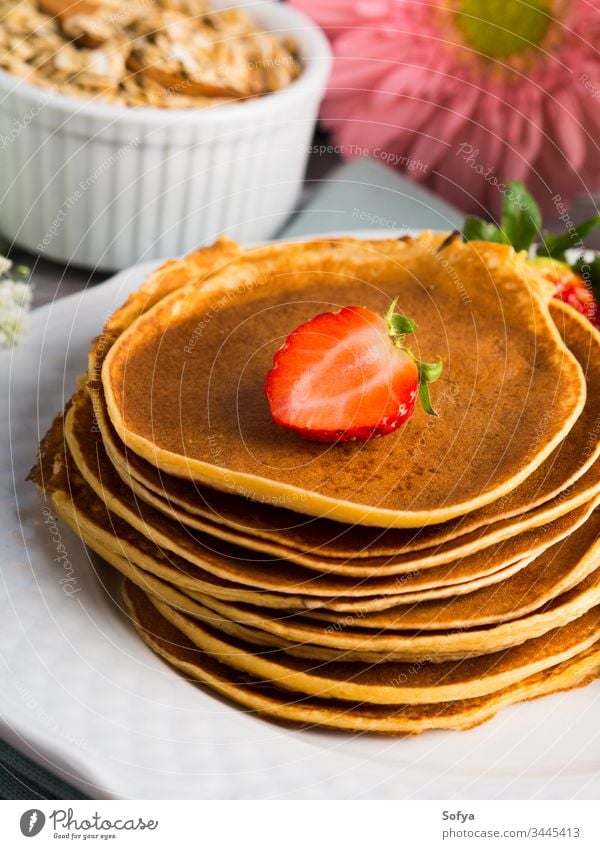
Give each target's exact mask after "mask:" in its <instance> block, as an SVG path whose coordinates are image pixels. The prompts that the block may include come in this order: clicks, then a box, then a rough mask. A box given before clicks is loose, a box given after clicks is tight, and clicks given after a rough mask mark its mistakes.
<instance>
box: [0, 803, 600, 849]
mask: <svg viewBox="0 0 600 849" xmlns="http://www.w3.org/2000/svg"><path fill="white" fill-rule="evenodd" d="M28 841H31V842H30V843H28ZM59 841H61V842H63V841H64V842H65V843H66V841H71V842H77V843H80V844H83V843H85V844H89V843H90V842H92V841H93V842H95V843H96V845H98V844H100V843H102V844H106V843H107V842H110V844H111V845H114V846H115V847H119V849H120V847H123V849H125V847H129V846H133V847H136V846H160V847H169V846H173V847H175V846H176V847H177V849H186V847H188V846H189V847H194V849H197V847H201V846H208V845H212V846H220V845H224V846H225V847H226V849H229V847H235V846H239V847H242V846H243V847H244V849H281V847H282V846H284V847H285V849H306V847H307V845H308V846H309V847H311V849H321V847H327V848H328V849H331V847H343V849H371V847H378V846H385V847H391V849H394V847H398V849H403V847H410V849H415V848H416V849H421V847H423V849H437V847H458V846H462V847H465V849H466V847H472V849H481V847H488V846H489V847H495V846H497V847H510V849H520V847H529V849H533V847H537V846H540V847H542V846H543V847H550V846H551V847H556V849H559V848H561V847H577V849H598V847H600V817H599V816H598V803H597V802H596V801H589V802H588V801H556V800H554V801H514V802H511V801H502V802H500V801H498V802H492V801H489V802H485V801H480V800H478V801H473V802H469V801H462V802H457V801H452V802H445V801H407V802H403V801H400V800H399V801H392V802H377V801H363V802H361V801H348V802H344V801H314V802H310V801H309V802H307V801H273V802H269V801H255V802H254V801H237V802H236V801H192V802H189V801H186V802H179V801H143V802H136V801H98V802H93V801H90V802H88V801H73V802H67V801H65V802H62V801H60V802H54V801H52V802H45V801H40V800H36V801H31V802H27V801H19V802H15V801H5V802H2V803H0V846H1V847H3V849H6V847H9V849H12V847H19V846H25V845H29V846H33V847H40V849H41V847H43V846H49V845H53V846H57V845H59V844H58V842H59Z"/></svg>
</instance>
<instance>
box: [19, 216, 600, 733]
mask: <svg viewBox="0 0 600 849" xmlns="http://www.w3.org/2000/svg"><path fill="white" fill-rule="evenodd" d="M396 296H399V298H400V300H399V309H400V310H401V311H402V312H403V313H404V314H406V315H408V316H410V317H411V318H413V319H415V320H416V321H417V324H418V326H419V330H418V332H417V334H416V337H415V344H416V353H417V355H419V356H421V357H423V358H427V357H429V358H430V359H431V358H433V357H434V356H436V355H438V354H441V356H442V358H443V361H444V370H443V373H442V377H441V379H440V380H439V382H438V383H436V384H435V385H434V386H433V388H432V395H433V400H434V405H435V406H436V408H437V412H438V416H437V417H436V418H430V417H427V416H426V415H425V414H424V413H423V411H421V410H417V411H416V412H415V414H414V415H413V416H412V418H411V419H410V420H409V421H408V422H407V423H406V424H405V425H404V426H403V427H402V428H401V429H400V430H399V431H398V432H397V433H396V434H393V435H391V436H388V437H385V438H383V439H375V440H371V441H369V442H356V443H346V444H338V445H324V444H320V443H313V442H308V441H305V440H302V439H300V438H299V437H298V435H297V434H294V433H293V432H291V431H287V430H285V429H283V428H280V427H277V426H276V425H275V424H274V423H273V422H272V420H271V417H270V414H269V407H268V403H267V399H266V396H265V393H264V382H265V377H266V374H267V372H268V370H269V368H270V366H271V363H272V358H273V354H274V352H275V351H276V350H277V349H278V348H279V347H280V345H281V344H282V343H283V341H284V339H285V338H286V336H287V335H288V334H289V333H290V332H291V331H292V330H293V329H294V328H295V327H297V326H298V325H299V324H300V323H302V322H303V321H307V320H308V319H310V318H311V317H313V316H314V315H316V314H318V313H321V312H325V311H328V310H336V309H339V308H340V307H341V306H344V305H361V306H367V307H369V308H371V309H373V310H374V311H376V312H378V313H385V311H386V310H387V307H388V306H389V303H390V302H391V300H392V299H393V298H395V297H396ZM599 381H600V334H599V333H598V332H597V331H596V330H595V329H594V328H593V327H592V326H591V325H590V324H589V323H588V322H587V321H586V320H585V319H584V318H583V317H582V316H581V315H579V314H578V313H577V312H576V311H575V310H573V309H572V308H571V307H569V306H567V305H565V304H562V303H559V302H557V301H555V300H553V299H552V290H551V288H550V287H549V286H548V284H547V283H545V282H544V281H543V280H542V279H540V278H539V276H538V275H537V274H536V271H535V268H534V267H533V266H532V265H531V264H530V263H528V262H527V260H526V258H525V257H524V256H523V255H519V254H516V253H515V252H514V251H513V250H512V249H511V248H509V247H507V246H504V245H497V244H490V243H484V242H479V243H476V242H473V243H469V244H464V243H462V242H461V241H460V239H459V238H457V237H453V236H449V237H448V236H444V235H437V234H431V233H425V234H423V235H422V236H421V237H419V238H416V239H400V240H389V241H387V240H386V241H372V242H369V241H359V240H349V239H340V240H326V241H318V242H311V243H305V244H293V245H289V244H288V245H282V244H278V245H272V246H269V247H266V248H260V249H256V250H252V251H242V250H241V249H240V248H239V247H238V246H237V245H235V244H234V243H232V242H229V241H228V240H220V241H219V242H217V243H216V244H215V245H213V246H212V247H210V248H206V249H204V250H200V251H198V252H196V253H194V254H191V255H190V256H188V257H186V258H185V259H183V260H180V261H172V262H169V263H167V264H166V265H165V266H163V267H162V268H160V269H159V270H158V271H157V272H155V273H154V274H153V275H152V276H151V277H150V279H149V280H147V281H146V283H145V284H144V285H143V286H142V287H141V289H140V290H139V291H138V292H137V293H135V294H134V295H133V296H132V297H130V299H129V300H128V301H127V302H126V303H125V305H124V306H123V307H121V309H119V310H118V311H117V312H116V313H114V314H113V315H112V316H111V317H110V319H109V320H108V322H107V324H106V326H105V328H104V331H103V333H102V334H101V335H100V336H99V337H98V338H97V339H96V340H95V341H94V342H93V344H92V348H91V353H90V360H89V368H88V373H87V375H86V376H85V378H82V381H81V384H80V387H79V390H78V391H77V393H76V394H75V396H74V397H73V399H72V400H71V402H70V403H69V405H68V406H67V409H66V410H65V411H64V413H63V414H62V415H61V416H59V417H58V418H57V419H56V421H55V422H54V424H53V425H52V427H51V429H50V431H49V433H48V434H47V436H46V437H45V439H44V440H43V442H42V445H41V451H40V459H39V463H38V465H37V467H36V468H35V469H34V472H33V477H34V479H35V481H36V482H37V483H38V485H39V486H40V487H41V488H42V490H43V491H44V493H45V494H46V495H47V496H48V497H50V498H51V499H52V502H53V505H54V508H55V510H56V512H57V513H58V514H59V515H60V516H61V517H62V518H63V519H64V520H65V521H66V522H67V523H68V525H69V526H70V527H71V528H72V529H73V530H74V531H75V533H76V534H77V535H78V536H80V537H81V538H82V539H83V540H84V541H85V542H86V543H87V545H88V546H89V547H90V548H92V549H93V550H94V551H95V552H97V553H98V554H100V555H101V556H102V557H103V558H104V559H105V560H106V561H108V562H109V563H110V564H112V566H114V567H115V568H116V569H118V570H119V571H120V572H121V573H122V574H123V575H124V576H125V581H124V589H123V593H124V600H125V607H126V610H127V612H128V614H129V616H130V617H131V619H132V621H133V623H134V625H135V627H136V628H137V630H138V631H139V633H140V635H141V636H142V638H143V639H144V640H145V641H146V642H147V643H148V644H149V645H150V646H151V648H152V649H153V650H154V651H156V652H157V653H158V654H160V655H161V656H162V657H164V658H165V659H166V660H167V661H169V662H170V663H171V664H172V665H173V666H175V667H176V668H178V669H179V670H181V671H182V672H183V673H184V674H185V675H187V676H188V677H190V678H192V679H196V680H198V681H201V682H203V683H204V684H206V685H208V686H209V687H210V688H212V689H214V690H216V691H218V692H219V693H220V694H222V695H225V696H227V697H228V698H230V699H231V700H232V701H233V702H236V703H237V704H239V705H241V706H243V707H244V708H245V709H247V710H251V711H257V712H259V713H261V714H264V715H268V716H271V717H275V718H279V719H283V720H288V721H293V722H299V723H302V724H313V725H319V726H329V727H335V728H344V729H349V730H367V731H379V732H385V733H416V732H420V731H423V730H425V729H428V728H456V729H462V728H468V727H470V726H473V725H475V724H478V723H480V722H482V721H483V720H485V719H487V718H489V717H491V716H492V715H493V714H494V713H495V712H496V711H497V710H498V709H499V708H500V707H501V706H503V705H507V704H511V703H514V702H517V701H522V700H525V699H530V698H534V697H536V696H540V695H543V694H546V693H551V692H555V691H557V690H561V689H567V688H570V687H574V686H578V685H580V684H583V683H586V682H587V681H589V680H591V679H592V678H593V677H595V676H596V675H597V674H598V672H599V671H600V543H599V542H598V537H599V532H600V514H599V513H597V512H595V508H596V506H597V504H598V502H599V500H600V463H598V462H596V460H597V457H598V454H599V452H600V398H599V396H598V391H597V386H598V385H599Z"/></svg>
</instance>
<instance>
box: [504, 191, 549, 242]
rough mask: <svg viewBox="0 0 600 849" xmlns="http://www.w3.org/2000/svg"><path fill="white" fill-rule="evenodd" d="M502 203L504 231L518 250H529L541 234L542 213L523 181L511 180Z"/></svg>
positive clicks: (507, 238)
mask: <svg viewBox="0 0 600 849" xmlns="http://www.w3.org/2000/svg"><path fill="white" fill-rule="evenodd" d="M508 186H509V191H508V192H507V193H506V194H505V195H504V201H503V203H502V221H501V226H502V231H503V232H504V235H505V237H506V240H507V241H508V242H509V243H510V244H511V245H512V246H513V248H514V249H515V250H516V251H522V250H528V249H529V248H530V247H531V245H532V244H533V243H534V241H535V240H536V238H537V237H538V236H539V234H540V232H541V227H542V215H541V213H540V209H539V207H538V205H537V203H536V202H535V201H534V199H533V198H532V196H531V195H530V194H529V192H528V191H527V189H526V188H525V186H524V185H523V183H521V182H519V181H518V180H509V182H508Z"/></svg>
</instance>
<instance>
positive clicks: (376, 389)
mask: <svg viewBox="0 0 600 849" xmlns="http://www.w3.org/2000/svg"><path fill="white" fill-rule="evenodd" d="M396 303H397V299H396V301H394V303H393V304H392V305H391V307H390V309H389V311H388V313H387V315H386V317H385V318H383V317H382V316H380V315H377V314H376V313H374V312H372V311H371V310H368V309H366V308H364V307H344V308H343V309H341V310H339V312H335V313H331V312H326V313H322V314H321V315H317V316H316V317H315V318H312V319H311V320H310V321H307V322H306V323H305V324H301V325H300V326H299V327H297V328H296V330H294V331H293V332H292V333H291V334H290V335H289V336H288V337H287V339H286V340H285V342H284V344H283V345H282V347H281V348H280V349H279V350H278V351H277V353H276V354H275V356H274V358H273V368H272V369H271V370H270V372H269V373H268V375H267V381H266V386H265V390H266V393H267V398H268V400H269V405H270V408H271V415H272V416H273V419H274V421H275V422H276V424H279V425H282V426H283V427H287V428H290V429H292V430H295V431H297V432H298V433H299V434H300V436H302V437H304V438H305V439H312V440H316V441H319V442H348V441H350V440H357V439H361V440H366V439H372V438H373V437H376V436H385V435H386V434H388V433H393V432H394V431H395V430H397V429H398V428H399V427H400V425H401V424H403V422H405V421H406V420H407V419H408V418H409V416H410V415H411V414H412V412H413V410H414V408H415V402H416V399H417V395H419V396H420V398H421V403H422V404H423V407H424V409H425V410H426V411H427V412H428V413H430V414H431V415H435V412H434V410H433V408H432V406H431V402H430V399H429V390H428V387H427V384H428V383H432V382H433V381H434V380H437V378H438V377H439V376H440V373H441V370H442V362H441V360H438V362H437V363H422V362H420V361H419V360H417V359H415V357H414V356H413V354H412V353H411V352H410V351H409V349H408V348H406V347H405V345H404V339H405V336H406V335H407V334H409V333H413V332H414V330H416V325H415V323H414V321H411V319H409V318H406V317H405V316H402V315H398V314H396V313H395V308H396Z"/></svg>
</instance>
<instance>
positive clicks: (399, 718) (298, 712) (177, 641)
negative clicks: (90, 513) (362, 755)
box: [123, 582, 600, 734]
mask: <svg viewBox="0 0 600 849" xmlns="http://www.w3.org/2000/svg"><path fill="white" fill-rule="evenodd" d="M123 598H124V602H125V605H126V609H127V612H128V613H129V615H130V617H131V619H132V621H133V623H134V624H135V626H136V628H137V630H138V633H139V634H140V636H141V637H142V639H144V640H145V642H146V643H147V644H148V645H149V646H150V647H151V648H152V649H153V651H155V652H157V653H158V654H159V655H160V656H161V657H163V658H164V659H165V660H167V662H169V663H170V664H171V665H173V666H174V667H175V668H177V669H178V670H179V671H180V672H182V673H183V674H184V675H185V676H186V677H188V678H189V679H191V680H194V681H200V682H201V683H203V684H206V685H207V686H208V687H210V688H211V689H212V690H214V691H216V692H217V693H219V694H220V695H222V696H224V697H225V698H227V699H229V700H231V701H232V702H234V703H236V704H237V705H239V706H241V707H243V708H244V709H246V710H248V711H251V712H253V713H254V712H255V713H257V714H258V715H261V716H266V717H272V718H274V719H277V720H280V721H281V720H282V721H286V722H294V723H299V724H301V725H303V726H305V727H306V726H316V727H323V726H325V727H330V728H339V729H345V730H348V731H371V732H379V733H384V734H419V733H421V732H423V731H425V730H427V729H431V728H439V729H441V728H445V729H455V730H465V729H467V728H472V727H473V726H475V725H479V724H480V723H482V722H485V721H486V720H488V719H491V718H492V717H493V716H494V715H495V714H496V713H497V711H498V710H499V709H501V708H502V707H504V706H506V705H509V704H514V703H515V702H519V701H525V700H527V699H532V698H537V697H539V696H543V695H547V694H549V693H554V692H558V691H560V690H565V689H571V688H572V687H577V686H581V685H583V684H586V683H588V682H589V681H591V680H592V679H593V678H595V677H596V676H597V674H598V671H599V669H600V650H599V649H598V648H597V647H592V648H590V649H588V650H587V651H585V652H583V653H581V654H579V655H577V656H576V657H575V658H573V659H571V660H569V661H565V662H563V663H561V664H559V665H558V666H556V667H553V668H552V669H550V670H545V671H544V672H540V673H537V674H536V675H533V676H530V677H529V678H527V679H525V680H524V681H522V682H520V683H519V684H515V685H513V686H511V687H508V688H506V689H504V690H501V691H499V692H498V693H495V694H493V695H490V696H483V697H480V698H476V699H463V700H460V701H452V702H448V703H442V704H432V705H394V706H391V705H365V704H352V703H347V702H339V701H336V700H335V699H317V698H314V697H312V698H311V697H306V696H299V695H298V696H293V695H291V694H290V693H284V692H283V691H281V690H278V689H276V688H275V687H272V686H269V685H267V684H265V683H264V682H263V681H259V680H257V679H255V678H252V677H251V676H249V675H246V674H243V673H241V672H237V671H236V670H234V669H232V668H231V667H229V666H226V665H225V664H223V663H220V662H219V661H218V660H217V659H216V658H215V657H213V656H211V655H209V654H207V653H206V652H203V651H201V650H200V649H198V648H197V647H196V646H195V645H194V644H193V643H192V642H191V641H190V640H189V639H187V638H186V637H185V635H183V634H182V633H181V632H180V631H178V629H177V628H175V627H174V626H173V625H172V624H171V623H170V622H168V621H167V620H166V619H165V618H164V616H161V614H160V613H159V612H158V610H157V609H156V607H155V606H154V605H153V604H152V603H151V602H150V601H149V599H148V597H147V596H146V595H145V594H144V593H143V592H142V591H141V590H140V589H139V588H137V587H135V586H134V585H133V584H131V583H128V582H125V584H124V588H123Z"/></svg>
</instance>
